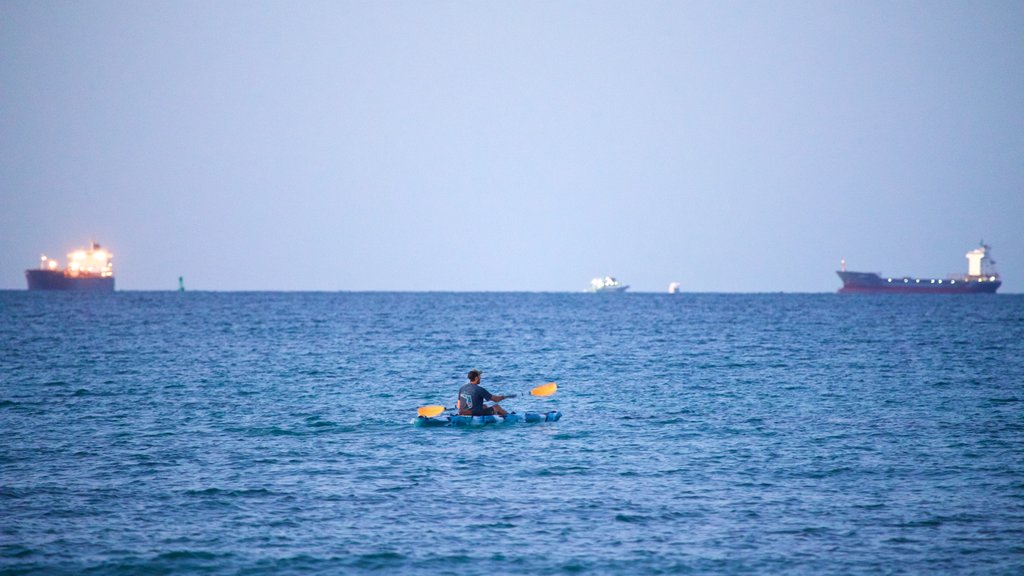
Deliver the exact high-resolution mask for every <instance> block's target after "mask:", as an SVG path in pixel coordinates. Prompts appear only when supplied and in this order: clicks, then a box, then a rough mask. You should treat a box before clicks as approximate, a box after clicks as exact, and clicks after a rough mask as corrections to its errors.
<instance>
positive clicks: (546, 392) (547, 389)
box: [530, 382, 558, 396]
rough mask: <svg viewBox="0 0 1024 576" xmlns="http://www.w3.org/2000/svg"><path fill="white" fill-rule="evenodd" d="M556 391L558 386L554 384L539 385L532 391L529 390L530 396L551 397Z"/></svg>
mask: <svg viewBox="0 0 1024 576" xmlns="http://www.w3.org/2000/svg"><path fill="white" fill-rule="evenodd" d="M555 390H558V384H556V383H554V382H548V383H547V384H541V385H540V386H537V387H536V388H534V389H533V390H530V395H531V396H551V395H552V394H554V393H555Z"/></svg>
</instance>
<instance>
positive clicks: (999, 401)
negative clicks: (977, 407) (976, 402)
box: [988, 398, 1020, 404]
mask: <svg viewBox="0 0 1024 576" xmlns="http://www.w3.org/2000/svg"><path fill="white" fill-rule="evenodd" d="M988 401H989V402H991V403H992V404H1014V403H1016V402H1020V398H989V399H988Z"/></svg>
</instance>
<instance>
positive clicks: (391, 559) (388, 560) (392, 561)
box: [354, 552, 407, 570]
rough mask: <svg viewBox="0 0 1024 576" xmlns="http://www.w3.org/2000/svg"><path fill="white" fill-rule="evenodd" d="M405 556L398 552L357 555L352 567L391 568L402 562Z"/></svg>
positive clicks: (369, 568)
mask: <svg viewBox="0 0 1024 576" xmlns="http://www.w3.org/2000/svg"><path fill="white" fill-rule="evenodd" d="M406 558H407V557H406V556H405V555H404V554H399V553H398V552H374V553H372V554H363V555H362V556H359V557H358V558H357V559H356V561H355V563H354V567H355V568H365V569H368V570H381V569H385V568H393V567H395V566H396V565H398V564H401V563H404V562H405V560H406Z"/></svg>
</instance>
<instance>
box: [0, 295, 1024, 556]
mask: <svg viewBox="0 0 1024 576" xmlns="http://www.w3.org/2000/svg"><path fill="white" fill-rule="evenodd" d="M470 368H480V369H482V370H483V371H484V378H483V383H482V384H483V385H484V386H485V387H487V388H488V389H489V390H491V391H492V392H494V393H521V392H524V391H527V390H529V389H530V388H532V387H533V386H536V385H539V384H542V383H545V382H548V381H556V382H558V384H559V390H558V393H557V394H555V395H554V396H551V397H549V398H535V397H521V398H516V399H513V400H506V401H504V402H503V405H504V406H505V407H506V408H507V409H514V410H518V411H525V410H549V409H558V410H561V411H562V412H563V413H564V417H563V418H562V420H561V421H559V422H556V423H544V424H532V425H526V424H522V425H516V426H504V427H488V428H482V429H452V428H431V429H424V428H416V427H414V426H411V425H410V420H411V419H412V418H413V417H414V416H415V410H416V408H417V407H418V406H421V405H426V404H448V405H450V404H451V403H452V402H453V401H454V397H455V391H456V389H457V388H458V387H459V386H460V385H461V384H463V383H464V382H465V373H466V372H467V371H468V370H469V369H470ZM0 431H2V441H0V573H3V574H190V573H197V574H360V573H370V572H394V573H408V574H484V573H493V572H499V573H500V572H511V571H515V572H520V573H584V574H635V573H643V574H658V573H694V574H737V573H738V574H743V573H754V574H767V573H771V574H878V573H891V574H900V573H907V574H925V573H927V574H931V573H956V574H1021V573H1024V297H1022V296H1015V295H997V296H937V295H936V296H871V295H857V296H844V295H835V294H821V295H785V294H780V295H767V294H765V295H716V294H684V295H678V296H671V295H667V294H624V295H618V296H605V295H592V294H591V295H588V294H511V293H481V294H468V293H460V294H445V293H421V294H415V293H200V292H188V293H173V292H168V293H144V292H136V293H133V292H118V293H114V294H73V293H34V292H33V293H30V292H0Z"/></svg>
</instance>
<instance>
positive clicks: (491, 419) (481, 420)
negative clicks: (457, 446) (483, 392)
mask: <svg viewBox="0 0 1024 576" xmlns="http://www.w3.org/2000/svg"><path fill="white" fill-rule="evenodd" d="M561 417H562V413H561V412H559V411H558V410H551V411H549V412H524V413H522V414H518V413H516V412H512V413H511V414H509V415H508V416H435V417H433V418H427V417H426V416H417V417H415V418H413V419H412V423H413V425H415V426H421V427H434V426H486V425H488V424H518V423H520V422H525V423H527V424H533V423H535V422H558V419H559V418H561Z"/></svg>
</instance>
